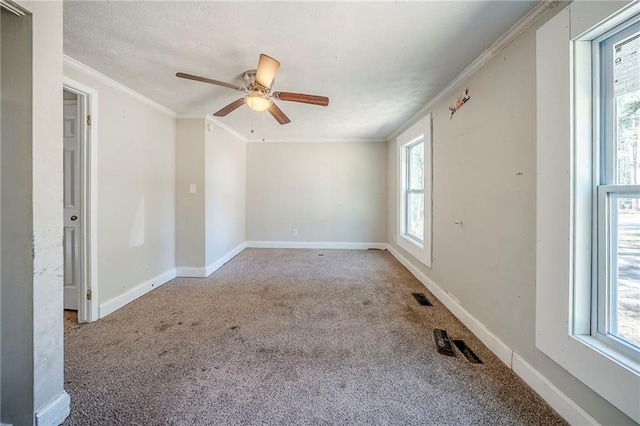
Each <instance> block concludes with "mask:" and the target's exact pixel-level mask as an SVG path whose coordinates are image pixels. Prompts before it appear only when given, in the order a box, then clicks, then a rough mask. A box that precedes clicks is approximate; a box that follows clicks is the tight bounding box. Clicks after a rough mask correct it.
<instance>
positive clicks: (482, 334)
mask: <svg viewBox="0 0 640 426" xmlns="http://www.w3.org/2000/svg"><path fill="white" fill-rule="evenodd" d="M387 250H388V251H389V253H391V254H392V255H393V257H395V258H396V259H398V261H399V262H400V263H402V264H403V265H404V267H405V268H407V269H408V270H409V271H410V272H411V273H412V274H413V275H414V276H415V277H416V278H417V279H418V280H419V281H420V282H421V283H422V284H424V286H425V287H426V288H427V289H429V291H430V292H431V293H433V295H434V296H436V297H437V298H438V300H439V301H440V302H442V304H443V305H444V306H446V307H447V309H449V310H450V311H451V312H452V313H453V315H455V316H456V317H457V318H458V319H459V320H460V321H461V322H462V323H463V324H464V325H465V326H466V327H467V328H468V329H469V330H471V332H472V333H473V334H475V335H476V336H477V337H478V338H479V339H480V340H481V341H482V343H484V344H485V345H486V346H487V347H488V348H489V349H490V350H491V352H493V353H494V354H495V355H496V356H497V357H498V358H499V359H500V361H502V362H504V363H505V364H506V365H507V366H508V367H509V368H511V357H512V355H513V349H511V348H510V347H509V346H508V345H507V344H506V343H504V342H503V341H502V340H501V339H500V338H499V337H498V336H496V335H495V334H493V333H492V332H491V330H489V329H488V328H487V327H486V326H485V325H484V324H482V323H481V322H480V321H478V320H477V319H476V317H474V316H473V315H471V314H470V313H469V312H468V311H467V310H466V309H464V308H463V307H462V305H461V304H460V302H459V301H458V300H457V299H456V298H455V297H453V296H452V295H451V294H450V293H449V292H447V291H445V290H443V289H442V287H440V286H439V285H438V284H436V283H435V282H434V281H432V280H431V279H430V278H429V277H427V276H426V275H425V274H423V273H422V272H421V271H420V270H419V269H418V268H416V266H415V265H414V264H412V263H411V262H409V260H407V258H405V257H404V256H402V255H401V254H400V252H398V251H397V250H396V249H394V248H393V247H391V246H388V247H387Z"/></svg>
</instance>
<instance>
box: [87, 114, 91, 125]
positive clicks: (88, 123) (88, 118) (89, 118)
mask: <svg viewBox="0 0 640 426" xmlns="http://www.w3.org/2000/svg"><path fill="white" fill-rule="evenodd" d="M87 126H91V116H90V115H87Z"/></svg>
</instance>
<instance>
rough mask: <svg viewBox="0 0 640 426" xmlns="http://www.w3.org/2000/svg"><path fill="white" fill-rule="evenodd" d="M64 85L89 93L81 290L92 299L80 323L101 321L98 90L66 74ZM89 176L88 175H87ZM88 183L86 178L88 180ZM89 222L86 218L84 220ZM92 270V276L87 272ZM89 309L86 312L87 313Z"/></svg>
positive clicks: (86, 302)
mask: <svg viewBox="0 0 640 426" xmlns="http://www.w3.org/2000/svg"><path fill="white" fill-rule="evenodd" d="M62 84H63V87H66V88H68V89H70V90H72V91H74V92H81V93H82V95H84V96H86V98H87V102H86V105H85V106H86V107H87V111H85V113H88V114H90V115H91V126H88V128H89V137H88V140H86V141H85V144H86V145H88V146H89V158H87V163H88V164H86V166H88V168H89V175H88V178H89V179H88V180H89V188H88V191H87V188H86V187H84V188H82V191H83V206H82V214H83V215H84V216H83V217H85V218H87V217H88V218H89V227H88V228H85V230H84V231H83V233H84V240H85V249H84V256H85V264H84V265H85V266H84V267H83V269H84V273H83V274H82V275H83V277H84V278H83V280H84V282H83V283H82V285H81V286H80V290H79V291H80V292H81V293H82V294H83V295H84V294H86V292H87V290H88V289H91V296H92V297H91V300H86V299H85V297H84V296H82V297H81V298H80V300H82V301H83V302H84V303H83V309H82V311H83V312H78V313H79V314H80V318H79V320H80V322H83V321H97V320H98V318H100V315H99V307H98V295H99V293H98V290H99V289H98V147H99V144H98V123H99V115H98V106H99V102H98V91H97V90H95V89H94V88H92V87H89V86H87V85H85V84H82V83H80V82H78V81H75V80H73V79H71V78H68V77H64V78H63V81H62ZM85 177H87V176H85ZM84 183H85V185H86V179H85V182H84ZM87 192H88V193H89V203H88V205H87V203H86V193H87ZM84 223H86V221H85V222H84ZM87 269H88V270H89V273H88V276H87V274H85V273H86V272H87V271H86V270H87ZM85 311H86V312H85Z"/></svg>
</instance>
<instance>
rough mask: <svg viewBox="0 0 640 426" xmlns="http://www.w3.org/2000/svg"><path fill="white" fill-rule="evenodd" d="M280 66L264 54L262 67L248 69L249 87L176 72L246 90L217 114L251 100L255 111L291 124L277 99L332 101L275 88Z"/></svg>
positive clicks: (324, 103) (250, 106) (246, 84)
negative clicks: (273, 87) (278, 90)
mask: <svg viewBox="0 0 640 426" xmlns="http://www.w3.org/2000/svg"><path fill="white" fill-rule="evenodd" d="M278 68H280V62H278V61H277V60H275V59H273V58H272V57H270V56H267V55H264V54H261V55H260V60H259V61H258V69H257V70H249V71H245V73H244V75H243V78H244V81H245V87H241V86H236V85H235V84H230V83H225V82H222V81H218V80H212V79H210V78H205V77H199V76H197V75H192V74H186V73H183V72H179V73H176V77H180V78H186V79H188V80H195V81H201V82H203V83H209V84H215V85H217V86H222V87H228V88H229V89H235V90H238V91H240V92H245V93H246V95H245V96H244V97H242V98H240V99H238V100H236V101H233V102H231V103H230V104H229V105H227V106H226V107H224V108H222V109H221V110H220V111H218V112H216V113H215V114H213V115H215V116H216V117H224V116H226V115H227V114H229V113H231V112H233V111H235V110H236V109H238V108H240V107H241V106H242V104H247V106H248V107H249V108H251V109H252V110H255V111H269V113H270V114H271V115H272V116H273V118H275V119H276V121H277V122H278V123H280V124H287V123H289V122H291V120H289V117H287V116H286V115H285V113H284V112H282V110H281V109H280V108H278V106H277V105H276V104H275V103H273V100H274V99H277V100H279V101H288V102H301V103H304V104H311V105H320V106H327V105H329V98H327V97H326V96H316V95H305V94H303V93H291V92H271V86H272V84H273V79H274V77H275V76H276V73H277V72H278Z"/></svg>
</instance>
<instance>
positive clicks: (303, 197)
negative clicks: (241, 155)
mask: <svg viewBox="0 0 640 426" xmlns="http://www.w3.org/2000/svg"><path fill="white" fill-rule="evenodd" d="M386 151H387V144H385V143H375V142H335V143H302V142H300V143H295V142H286V143H277V142H274V143H272V142H269V143H260V142H255V143H249V144H248V146H247V241H265V242H274V241H288V242H340V243H377V242H385V241H386V230H385V223H386V217H387V213H386V203H387V183H386V179H387V152H386ZM293 228H297V229H298V230H299V236H298V237H294V236H293V234H292V230H293Z"/></svg>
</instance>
